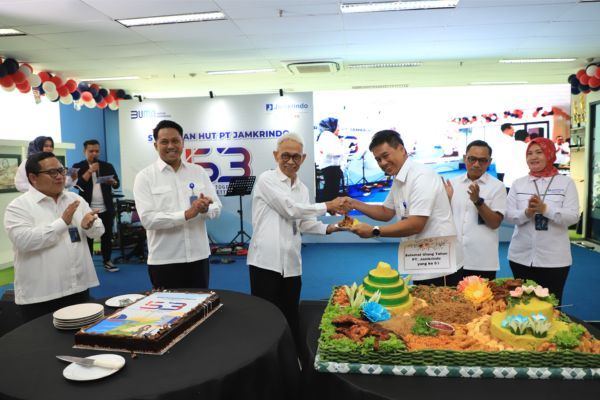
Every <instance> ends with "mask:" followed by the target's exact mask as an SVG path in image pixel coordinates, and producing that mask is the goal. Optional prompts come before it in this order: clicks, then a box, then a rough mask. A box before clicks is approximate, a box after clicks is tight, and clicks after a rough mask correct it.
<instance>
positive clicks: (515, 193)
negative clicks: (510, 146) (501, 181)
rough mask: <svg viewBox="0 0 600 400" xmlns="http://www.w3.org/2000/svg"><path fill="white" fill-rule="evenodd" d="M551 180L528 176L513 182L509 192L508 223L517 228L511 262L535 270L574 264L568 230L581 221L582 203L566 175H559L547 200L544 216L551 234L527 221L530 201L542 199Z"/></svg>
mask: <svg viewBox="0 0 600 400" xmlns="http://www.w3.org/2000/svg"><path fill="white" fill-rule="evenodd" d="M550 180H551V177H548V178H546V177H544V178H536V177H533V176H531V175H527V176H524V177H522V178H519V179H517V180H516V181H514V182H513V186H512V187H511V188H510V191H509V192H508V199H507V207H506V221H507V222H509V223H511V224H514V225H515V230H514V232H513V236H512V239H511V241H510V245H509V247H508V259H509V260H511V261H513V262H516V263H519V264H522V265H531V266H534V267H544V268H552V267H566V266H569V265H571V263H572V262H573V260H572V258H571V243H570V241H569V233H568V227H569V226H570V225H573V224H574V223H576V222H577V221H578V220H579V200H578V196H577V190H576V189H575V183H573V180H572V179H571V178H570V177H568V176H564V175H555V176H554V179H553V180H552V183H551V184H550V188H549V189H548V192H547V194H546V197H545V199H544V200H543V201H544V203H546V206H547V208H546V212H545V213H544V216H545V217H547V218H548V219H549V221H548V230H547V231H536V230H535V222H534V217H531V218H529V217H527V215H525V209H526V208H527V205H528V202H529V199H530V198H531V196H533V195H534V194H537V192H536V189H535V185H534V182H537V186H538V190H539V194H540V197H542V196H543V194H544V192H546V189H547V188H548V184H549V183H550Z"/></svg>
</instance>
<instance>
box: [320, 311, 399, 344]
mask: <svg viewBox="0 0 600 400" xmlns="http://www.w3.org/2000/svg"><path fill="white" fill-rule="evenodd" d="M331 322H332V323H333V325H335V326H336V328H335V331H336V332H337V333H336V334H335V335H333V336H332V337H331V338H332V339H341V338H343V337H348V338H350V339H351V340H353V341H355V342H362V340H363V339H364V338H366V337H367V336H374V337H375V344H374V345H373V350H375V351H378V350H379V341H380V340H388V339H389V338H390V331H389V330H387V329H385V328H383V327H381V326H379V325H378V324H372V323H370V322H368V321H364V320H362V319H360V318H356V317H354V316H352V315H341V316H339V317H337V318H336V319H334V320H333V321H331Z"/></svg>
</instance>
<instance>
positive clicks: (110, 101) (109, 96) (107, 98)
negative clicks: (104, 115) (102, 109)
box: [104, 94, 115, 104]
mask: <svg viewBox="0 0 600 400" xmlns="http://www.w3.org/2000/svg"><path fill="white" fill-rule="evenodd" d="M104 101H105V102H106V104H110V103H112V102H113V101H115V98H114V97H113V95H112V94H107V95H106V97H105V98H104Z"/></svg>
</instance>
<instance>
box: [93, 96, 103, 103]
mask: <svg viewBox="0 0 600 400" xmlns="http://www.w3.org/2000/svg"><path fill="white" fill-rule="evenodd" d="M94 100H96V103H100V102H101V101H102V100H104V98H103V97H102V96H100V95H98V96H94Z"/></svg>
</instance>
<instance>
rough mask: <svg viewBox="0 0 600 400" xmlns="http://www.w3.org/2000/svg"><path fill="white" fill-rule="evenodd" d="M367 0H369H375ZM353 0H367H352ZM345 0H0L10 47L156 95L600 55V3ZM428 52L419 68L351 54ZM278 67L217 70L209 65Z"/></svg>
mask: <svg viewBox="0 0 600 400" xmlns="http://www.w3.org/2000/svg"><path fill="white" fill-rule="evenodd" d="M363 1H364V0H363ZM348 2H360V1H359V0H350V1H348ZM339 5H340V1H337V0H298V1H291V0H0V28H9V27H10V28H16V29H19V30H21V31H23V32H26V33H27V36H20V37H4V38H0V56H4V57H14V58H16V59H17V60H19V61H21V62H29V63H31V64H32V65H33V67H34V70H36V71H40V70H47V71H51V72H57V73H62V74H64V75H65V76H67V77H73V78H75V79H77V80H79V79H81V78H90V77H109V76H128V75H137V76H140V77H141V78H142V79H140V80H134V81H114V82H104V83H103V86H106V87H109V88H124V89H126V90H128V91H129V92H131V93H133V94H142V95H144V96H147V97H178V96H199V95H200V96H204V95H207V94H208V91H209V90H212V91H213V92H214V93H215V95H219V94H242V93H257V92H258V93H260V92H270V91H277V90H279V89H280V88H282V89H283V90H284V91H312V90H328V89H350V88H352V87H358V86H360V87H363V86H378V85H402V84H407V85H409V86H410V87H419V86H460V85H468V84H469V83H470V82H473V81H527V82H529V83H531V84H545V83H565V82H566V79H567V76H568V75H569V74H571V73H574V72H575V71H576V70H577V69H579V68H581V67H584V66H585V65H586V64H587V63H588V62H589V59H591V58H594V57H598V56H600V3H587V4H586V3H579V2H578V0H461V1H460V3H459V5H458V7H457V8H455V9H444V10H428V11H400V12H381V13H369V14H344V15H342V14H341V12H340V8H339ZM202 11H223V12H224V13H225V15H226V16H227V19H226V20H223V21H211V22H196V23H185V24H176V25H161V26H148V27H137V28H125V27H124V26H122V25H121V24H119V23H117V22H115V21H114V20H115V19H120V18H132V17H147V16H156V15H164V14H167V15H172V14H184V13H193V12H202ZM524 57H533V58H542V57H544V58H547V57H552V58H555V57H574V58H577V60H576V61H574V62H571V63H562V64H528V65H506V64H499V63H498V60H499V59H501V58H524ZM320 60H334V61H337V62H338V63H340V64H341V66H342V70H341V71H340V72H338V73H335V74H310V75H308V74H304V75H300V76H298V75H293V74H291V73H290V72H289V71H288V69H287V68H286V65H287V63H289V62H290V61H320ZM402 61H422V62H423V65H422V66H420V67H413V68H387V69H370V70H355V69H352V70H350V69H347V68H346V66H347V65H349V64H359V63H374V62H377V63H385V62H402ZM248 68H275V69H276V71H275V72H271V73H260V74H245V75H223V76H214V75H207V74H206V71H214V70H235V69H248Z"/></svg>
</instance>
